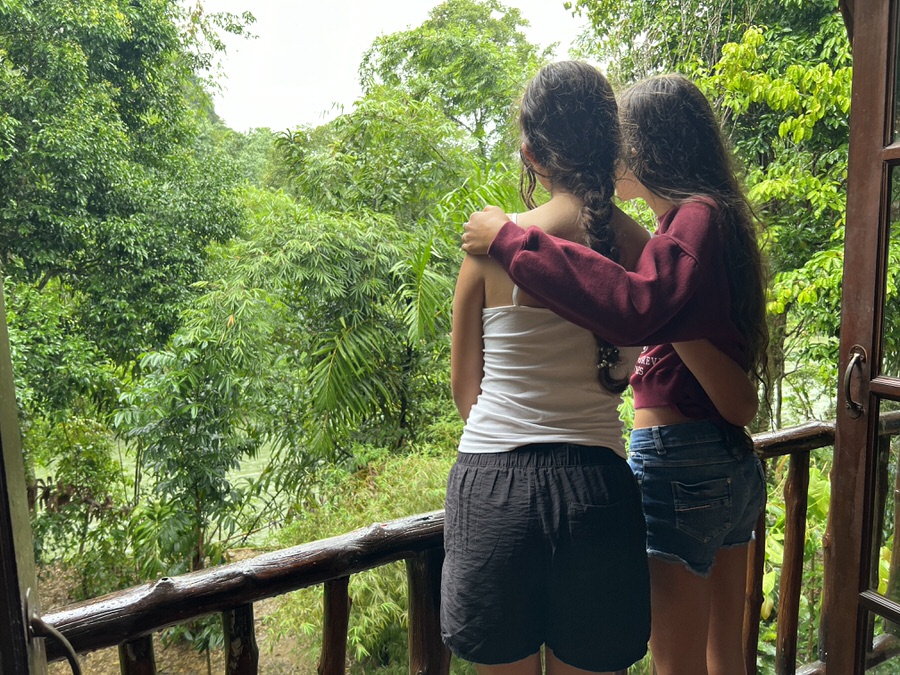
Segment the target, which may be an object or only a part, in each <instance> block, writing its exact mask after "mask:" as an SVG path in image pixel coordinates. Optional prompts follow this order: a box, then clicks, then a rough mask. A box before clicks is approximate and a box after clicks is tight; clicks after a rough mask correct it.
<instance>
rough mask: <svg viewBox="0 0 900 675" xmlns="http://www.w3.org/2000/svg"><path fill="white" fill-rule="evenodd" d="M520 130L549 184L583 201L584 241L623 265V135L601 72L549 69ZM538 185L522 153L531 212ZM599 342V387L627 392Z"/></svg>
mask: <svg viewBox="0 0 900 675" xmlns="http://www.w3.org/2000/svg"><path fill="white" fill-rule="evenodd" d="M519 129H520V131H521V133H522V138H523V141H524V142H525V143H526V144H527V146H528V148H529V151H530V152H531V154H532V156H533V157H534V161H535V162H536V163H538V164H539V165H540V166H541V167H543V168H544V169H545V170H546V172H547V174H548V175H547V178H548V179H549V180H550V181H551V184H552V186H553V187H558V188H561V189H562V190H565V191H566V192H568V193H570V194H572V195H573V196H575V197H577V198H578V199H580V200H581V202H582V204H583V206H582V208H581V225H582V227H583V228H584V233H585V239H586V242H587V243H588V244H589V245H590V247H591V248H592V249H594V250H595V251H597V252H599V253H601V254H603V255H605V256H606V257H608V258H610V259H611V260H614V261H616V262H618V261H619V249H618V246H617V242H616V233H615V231H614V230H613V228H612V226H611V223H612V215H613V203H612V199H613V195H614V193H615V169H616V161H617V158H618V156H619V148H620V133H619V118H618V106H617V104H616V98H615V95H614V94H613V91H612V87H610V85H609V82H608V81H607V80H606V78H605V77H604V76H603V74H602V73H600V71H599V70H597V68H595V67H594V66H592V65H590V64H588V63H585V62H582V61H560V62H556V63H550V64H548V65H546V66H544V67H543V68H541V69H540V71H538V73H537V75H535V76H534V78H533V79H532V80H531V82H530V83H529V84H528V87H527V88H526V90H525V93H524V95H523V97H522V102H521V105H520V109H519ZM536 184H537V175H536V173H535V169H534V166H533V165H532V164H531V163H530V162H529V161H528V160H527V158H526V157H525V156H524V155H523V156H522V168H521V174H520V177H519V192H520V194H521V196H522V200H523V201H524V202H525V204H526V206H528V208H534V207H535V202H534V189H535V186H536ZM595 340H596V341H597V369H598V379H599V381H600V383H601V385H603V387H605V388H606V389H607V390H608V391H611V392H614V393H619V392H621V391H624V389H625V388H626V387H627V386H628V378H627V377H626V378H616V377H614V376H613V374H612V370H613V368H614V367H615V366H616V365H617V364H618V363H619V360H620V359H619V350H618V348H617V347H615V346H614V345H611V344H609V343H608V342H606V341H605V340H602V339H601V338H599V337H597V336H595Z"/></svg>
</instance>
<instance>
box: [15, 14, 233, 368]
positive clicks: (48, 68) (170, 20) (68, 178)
mask: <svg viewBox="0 0 900 675" xmlns="http://www.w3.org/2000/svg"><path fill="white" fill-rule="evenodd" d="M177 7H178V5H177V4H176V3H175V2H173V1H163V2H149V1H147V2H120V1H119V0H103V1H101V2H95V3H90V5H73V4H72V3H70V2H63V1H61V0H47V1H46V2H44V1H42V2H25V3H21V4H16V5H4V6H3V8H2V10H0V23H2V26H3V30H0V55H2V57H0V61H2V63H3V67H2V68H0V77H3V78H4V84H5V85H7V86H3V87H0V110H3V111H4V112H3V118H2V119H3V121H2V122H0V130H2V137H3V139H4V141H3V142H2V144H0V145H2V147H3V148H5V150H4V151H3V152H2V153H0V158H2V159H0V162H2V164H0V195H2V198H0V264H2V265H3V268H4V273H5V274H6V275H8V276H11V277H12V278H13V280H14V281H16V282H21V283H30V284H32V285H34V286H35V287H36V288H38V289H44V288H45V287H46V285H47V284H48V282H49V281H50V280H53V279H57V280H59V282H60V283H61V284H63V285H64V286H65V287H66V288H68V289H71V295H70V301H71V302H73V304H75V307H73V310H74V312H73V316H74V317H75V318H77V324H75V326H74V328H76V330H77V331H78V332H80V333H83V334H84V335H85V336H86V337H87V338H88V339H89V340H91V341H92V342H95V343H96V344H97V345H98V346H99V347H100V348H102V349H103V350H104V351H105V352H107V353H109V355H110V356H111V357H112V358H113V359H115V360H117V361H119V362H124V361H127V360H128V359H130V358H133V357H134V356H135V355H136V353H137V352H138V351H140V350H141V349H144V348H146V347H148V346H152V345H159V344H162V343H163V342H164V341H165V339H166V338H167V337H168V335H169V334H171V332H172V331H173V329H174V322H175V319H176V317H177V311H178V307H179V306H180V305H181V304H183V303H184V302H185V301H186V300H187V299H188V298H189V297H190V294H189V293H188V292H187V290H188V284H189V283H190V282H192V281H194V280H195V279H196V278H197V277H198V275H199V273H200V271H201V270H202V265H203V261H204V254H203V253H204V248H205V246H206V244H207V243H208V242H210V241H214V240H217V239H223V238H226V237H228V236H229V235H230V234H231V233H233V232H234V231H236V229H237V227H238V225H239V212H238V210H237V208H236V204H235V202H234V196H233V193H231V191H230V186H231V184H232V183H233V178H232V175H231V173H230V171H229V170H228V167H227V166H226V164H225V163H223V162H222V161H221V159H220V153H219V151H218V150H217V149H216V148H214V147H213V146H210V145H208V144H207V145H203V144H202V143H201V142H200V141H201V136H200V134H199V133H198V131H199V118H198V117H197V115H195V113H194V112H193V111H192V109H191V107H190V103H189V99H188V97H187V95H186V92H187V91H189V88H190V77H191V71H190V69H189V67H188V64H189V63H190V59H189V58H188V54H187V53H186V52H185V48H184V46H183V43H182V36H181V34H180V33H179V31H178V28H177V26H176V24H175V21H174V19H175V17H176V16H177V14H178V10H177Z"/></svg>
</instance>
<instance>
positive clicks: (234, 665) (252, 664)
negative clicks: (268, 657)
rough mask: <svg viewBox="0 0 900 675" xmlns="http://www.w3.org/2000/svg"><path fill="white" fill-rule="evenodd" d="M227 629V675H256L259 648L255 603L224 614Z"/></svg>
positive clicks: (223, 621) (240, 606) (223, 619)
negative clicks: (254, 619) (254, 612)
mask: <svg viewBox="0 0 900 675" xmlns="http://www.w3.org/2000/svg"><path fill="white" fill-rule="evenodd" d="M222 625H223V627H224V629H225V675H256V674H257V673H258V672H259V646H258V645H257V644H256V629H255V627H254V625H253V603H249V602H248V603H246V604H243V605H239V606H237V607H235V608H234V609H231V610H229V611H226V612H222Z"/></svg>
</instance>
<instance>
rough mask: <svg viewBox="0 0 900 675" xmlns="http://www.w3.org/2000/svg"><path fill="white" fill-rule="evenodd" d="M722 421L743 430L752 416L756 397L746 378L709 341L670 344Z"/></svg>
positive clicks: (752, 385) (757, 403)
mask: <svg viewBox="0 0 900 675" xmlns="http://www.w3.org/2000/svg"><path fill="white" fill-rule="evenodd" d="M672 346H673V347H674V348H675V351H676V352H678V356H680V357H681V360H682V361H683V362H684V365H686V366H687V367H688V369H689V370H690V371H691V372H692V373H693V374H694V377H696V378H697V381H698V382H699V383H700V386H701V387H703V390H704V391H705V392H706V395H707V396H709V398H710V400H711V401H712V402H713V405H714V406H716V410H718V411H719V414H720V415H721V416H722V417H723V418H724V419H725V421H727V422H729V423H731V424H734V425H735V426H739V427H744V426H747V425H748V424H749V423H750V422H752V421H753V418H754V417H756V411H757V409H758V408H759V398H758V394H757V391H756V386H755V385H754V383H753V382H752V381H751V380H750V376H749V375H747V373H746V372H744V370H743V369H742V368H741V367H740V366H739V365H738V363H737V362H736V361H735V360H734V359H732V358H731V357H730V356H728V355H727V354H725V353H724V352H722V351H720V350H719V349H718V348H716V347H715V345H713V344H712V343H711V342H710V341H709V340H692V341H690V342H675V343H673V344H672Z"/></svg>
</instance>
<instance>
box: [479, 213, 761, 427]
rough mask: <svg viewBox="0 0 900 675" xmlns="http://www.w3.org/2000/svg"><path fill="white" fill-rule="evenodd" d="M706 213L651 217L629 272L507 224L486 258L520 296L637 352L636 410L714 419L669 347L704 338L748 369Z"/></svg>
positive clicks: (718, 242) (715, 232)
mask: <svg viewBox="0 0 900 675" xmlns="http://www.w3.org/2000/svg"><path fill="white" fill-rule="evenodd" d="M715 208H716V207H715V206H714V205H713V204H712V202H710V201H707V200H696V201H692V202H689V203H687V204H684V205H681V206H678V207H675V208H673V209H671V210H670V211H668V212H667V213H665V214H664V215H663V216H661V217H660V218H659V226H658V228H657V231H656V234H655V235H654V236H653V237H652V238H651V239H650V241H648V242H647V244H646V246H645V247H644V250H643V252H642V253H641V256H640V258H639V260H638V262H637V265H636V266H635V269H634V270H633V271H630V272H629V271H627V270H625V268H623V267H622V266H621V265H618V264H617V263H615V262H613V261H611V260H609V259H608V258H606V257H604V256H602V255H601V254H599V253H597V252H596V251H593V250H591V249H590V248H588V247H586V246H583V245H580V244H576V243H573V242H570V241H567V240H564V239H558V238H556V237H552V236H550V235H548V234H546V233H545V232H543V231H542V230H540V229H539V228H536V227H531V228H529V229H527V230H523V229H522V228H520V227H519V226H518V225H515V224H514V223H511V222H510V223H506V224H505V225H504V226H503V228H502V229H501V230H500V232H499V234H498V235H497V237H496V238H495V239H494V241H493V243H492V244H491V247H490V250H489V251H488V253H489V255H490V256H491V258H493V259H494V260H496V261H497V262H498V263H500V264H501V265H502V266H503V267H504V268H506V270H507V271H508V272H509V275H510V277H512V279H513V280H514V281H515V282H516V284H518V285H519V286H520V287H521V288H522V289H523V290H525V291H526V292H527V293H528V294H529V295H531V296H533V297H535V298H538V299H539V300H540V301H541V302H542V303H544V304H545V305H546V306H547V307H549V308H550V309H552V310H553V311H555V312H556V313H557V314H559V315H560V316H563V317H565V318H566V319H568V320H569V321H571V322H573V323H575V324H578V325H579V326H582V327H584V328H587V329H589V330H591V331H593V332H594V333H596V334H597V335H599V336H600V337H601V338H603V339H604V340H606V341H608V342H610V343H612V344H616V345H623V346H624V345H644V346H645V349H644V352H643V353H642V354H641V357H640V358H639V359H638V362H637V365H636V366H635V372H634V374H633V375H632V377H631V385H632V388H633V390H634V405H635V408H649V407H657V406H671V407H673V408H675V409H676V410H678V411H680V412H681V413H682V414H683V415H685V416H687V417H690V418H693V419H718V420H721V417H720V416H719V414H718V413H717V411H716V409H715V406H714V405H713V404H712V401H710V400H709V397H708V396H707V395H706V392H704V391H703V388H702V387H701V386H700V384H699V383H698V382H697V380H696V379H695V378H694V376H693V375H692V374H691V372H690V370H688V368H687V367H686V366H685V365H684V364H683V363H682V361H681V359H680V358H679V357H678V354H677V353H676V352H675V350H674V349H673V348H672V346H671V344H670V343H671V342H680V341H683V340H694V339H699V338H707V339H709V340H710V341H711V342H712V343H713V344H715V345H716V346H717V347H718V348H719V349H721V350H722V351H723V352H724V353H726V354H728V355H729V356H730V357H732V358H733V359H735V360H736V361H737V362H738V363H739V364H741V365H742V366H744V367H746V366H747V354H746V350H745V347H746V343H745V340H744V339H743V337H742V335H741V334H740V333H739V332H738V330H737V327H736V326H735V325H734V323H733V322H732V320H731V316H730V304H731V298H730V292H729V287H728V277H727V275H726V270H725V254H724V247H723V241H722V237H721V233H720V231H719V228H718V227H717V225H716V223H715Z"/></svg>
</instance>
